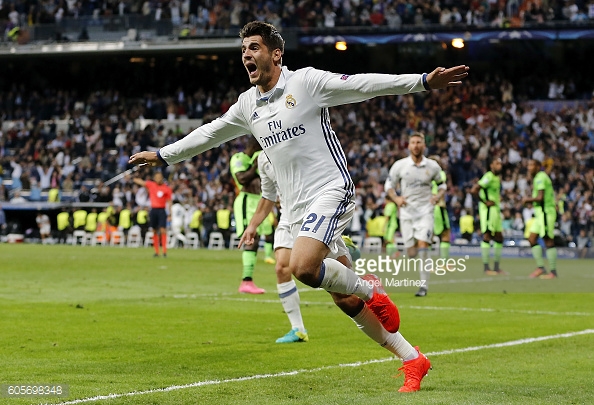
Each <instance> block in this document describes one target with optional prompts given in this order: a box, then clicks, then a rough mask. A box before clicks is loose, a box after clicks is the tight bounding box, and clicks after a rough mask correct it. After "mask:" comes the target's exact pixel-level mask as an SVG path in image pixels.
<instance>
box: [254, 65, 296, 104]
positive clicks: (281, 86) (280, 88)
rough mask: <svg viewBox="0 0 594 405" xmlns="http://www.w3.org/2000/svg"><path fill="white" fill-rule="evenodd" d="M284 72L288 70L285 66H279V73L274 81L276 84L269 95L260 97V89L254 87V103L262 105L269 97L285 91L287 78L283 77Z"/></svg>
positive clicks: (271, 97)
mask: <svg viewBox="0 0 594 405" xmlns="http://www.w3.org/2000/svg"><path fill="white" fill-rule="evenodd" d="M286 72H288V69H287V67H286V66H283V67H282V68H281V74H280V76H279V77H278V82H276V86H274V91H273V92H272V94H271V95H270V96H268V97H262V94H261V93H260V90H258V88H257V87H256V105H258V106H260V105H264V104H266V103H267V102H269V101H270V99H273V98H274V97H275V96H276V95H277V94H282V93H283V92H284V91H285V85H286V84H287V80H286V79H285V74H286Z"/></svg>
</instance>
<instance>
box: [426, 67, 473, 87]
mask: <svg viewBox="0 0 594 405" xmlns="http://www.w3.org/2000/svg"><path fill="white" fill-rule="evenodd" d="M469 69H470V68H469V67H468V66H466V65H459V66H454V67H451V68H449V69H446V68H443V67H438V68H436V69H435V70H434V71H433V72H431V73H429V74H427V84H428V85H429V88H430V89H431V90H437V89H445V88H446V87H451V86H460V85H461V84H462V79H464V78H465V77H466V76H468V70H469Z"/></svg>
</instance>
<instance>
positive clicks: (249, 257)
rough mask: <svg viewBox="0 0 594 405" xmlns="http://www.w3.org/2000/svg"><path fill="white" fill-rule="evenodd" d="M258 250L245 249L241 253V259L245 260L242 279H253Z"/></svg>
mask: <svg viewBox="0 0 594 405" xmlns="http://www.w3.org/2000/svg"><path fill="white" fill-rule="evenodd" d="M256 260H257V252H254V251H252V250H244V251H243V253H242V254H241V261H242V262H243V274H242V279H244V280H245V279H246V278H249V279H250V280H251V279H252V276H253V274H254V267H255V266H256Z"/></svg>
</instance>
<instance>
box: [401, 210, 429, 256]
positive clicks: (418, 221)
mask: <svg viewBox="0 0 594 405" xmlns="http://www.w3.org/2000/svg"><path fill="white" fill-rule="evenodd" d="M433 222H434V221H433V215H425V216H422V217H419V218H415V219H404V220H400V233H401V234H402V240H403V242H404V246H405V247H407V248H409V247H413V246H414V245H415V243H416V241H418V240H422V241H423V242H427V243H428V244H430V245H431V241H432V239H433Z"/></svg>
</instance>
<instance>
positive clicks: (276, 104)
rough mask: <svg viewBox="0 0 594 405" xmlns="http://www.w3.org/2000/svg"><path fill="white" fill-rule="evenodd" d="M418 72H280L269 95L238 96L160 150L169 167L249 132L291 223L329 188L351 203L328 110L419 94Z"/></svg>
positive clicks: (351, 193)
mask: <svg viewBox="0 0 594 405" xmlns="http://www.w3.org/2000/svg"><path fill="white" fill-rule="evenodd" d="M424 90H425V89H424V87H423V83H422V75H420V74H405V75H386V74H358V75H352V76H349V75H341V74H335V73H330V72H326V71H322V70H317V69H314V68H311V67H310V68H304V69H300V70H297V71H290V70H288V69H287V68H286V67H283V68H282V72H281V75H280V78H279V80H278V82H277V84H276V87H275V88H274V89H273V91H272V94H271V95H270V96H269V97H263V96H262V95H261V94H260V92H259V91H258V89H257V87H252V88H250V89H249V90H247V91H245V92H244V93H242V94H241V95H240V96H239V99H238V100H237V103H235V104H233V105H232V106H231V108H230V109H229V111H227V113H225V114H224V115H223V116H221V117H220V118H218V119H216V120H214V121H212V122H210V123H208V124H205V125H203V126H201V127H199V128H197V129H195V130H194V131H192V132H191V133H190V134H189V135H187V136H186V137H184V138H182V139H180V140H179V141H177V142H175V143H173V144H171V145H167V146H165V147H163V148H162V149H160V151H159V155H160V156H161V158H163V159H164V160H165V161H166V162H167V163H168V164H174V163H177V162H181V161H182V160H185V159H188V158H191V157H192V156H195V155H197V154H199V153H202V152H204V151H206V150H208V149H211V148H214V147H216V146H218V145H220V144H221V143H224V142H227V141H229V140H231V139H234V138H237V137H239V136H241V135H245V134H253V135H254V136H255V137H256V139H257V140H258V142H259V143H260V145H262V149H263V150H264V151H265V152H266V155H267V156H268V158H269V159H270V161H271V162H272V165H273V166H274V173H275V174H276V180H277V183H278V186H279V189H280V191H281V193H280V194H281V196H282V198H283V206H284V208H285V211H286V212H285V214H286V216H287V218H288V220H289V222H290V223H295V222H298V221H301V220H302V219H303V216H304V215H305V213H306V210H307V208H308V207H310V206H311V204H312V203H313V202H314V201H315V200H316V198H317V197H318V196H320V195H321V194H323V193H325V192H327V190H331V189H333V190H337V191H340V192H341V193H342V195H343V198H342V200H341V203H343V204H350V203H352V202H353V196H354V189H355V187H354V184H353V182H352V180H351V178H350V175H349V172H348V170H347V161H346V157H345V155H344V152H343V150H342V147H341V145H340V142H339V141H338V139H337V137H336V134H335V133H334V131H333V130H332V128H331V126H330V115H329V114H328V107H333V106H336V105H342V104H349V103H355V102H361V101H364V100H368V99H370V98H373V97H376V96H382V95H397V94H407V93H414V92H420V91H424Z"/></svg>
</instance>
